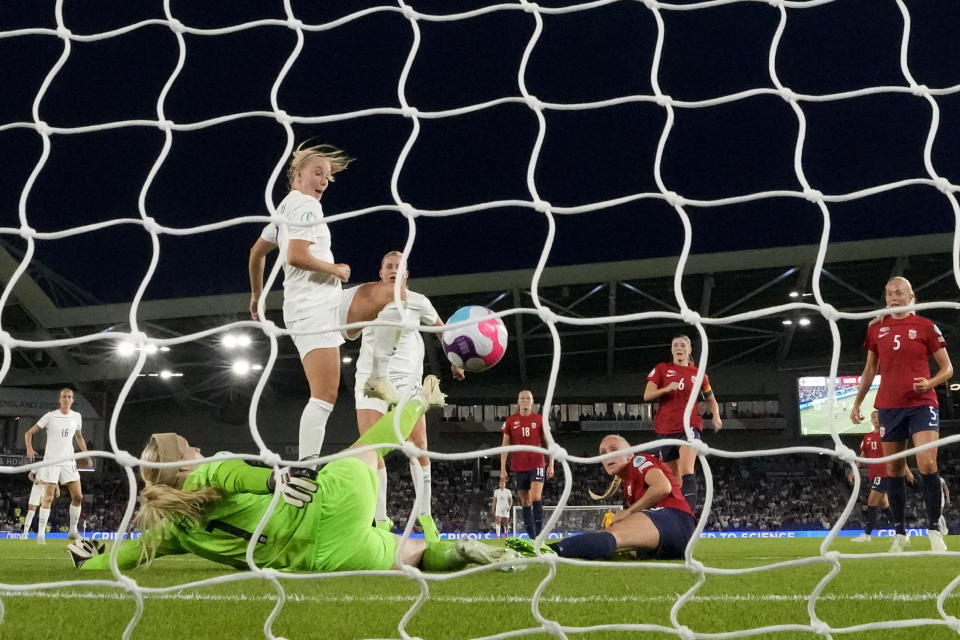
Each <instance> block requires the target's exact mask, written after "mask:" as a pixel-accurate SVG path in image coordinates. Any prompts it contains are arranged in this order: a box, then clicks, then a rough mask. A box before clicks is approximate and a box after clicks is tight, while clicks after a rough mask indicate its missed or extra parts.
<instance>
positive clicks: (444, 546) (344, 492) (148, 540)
mask: <svg viewBox="0 0 960 640" xmlns="http://www.w3.org/2000/svg"><path fill="white" fill-rule="evenodd" d="M443 401H444V396H443V394H442V393H440V389H439V386H438V382H437V378H436V376H427V378H426V379H425V380H424V383H423V389H422V390H421V391H420V393H419V394H418V395H417V396H415V397H413V398H412V399H410V400H409V401H408V402H407V403H406V404H404V405H403V408H402V412H401V416H400V431H401V433H402V434H403V436H404V438H406V437H408V436H409V435H410V432H411V431H412V429H413V427H414V425H415V424H416V422H417V420H418V419H419V418H420V416H422V415H423V414H424V413H425V412H426V411H427V409H428V408H429V407H431V406H442V405H443ZM394 415H395V411H391V412H389V413H387V414H386V415H384V416H383V418H381V419H380V420H379V421H378V422H377V423H376V424H374V425H373V427H371V428H370V430H368V431H367V432H366V433H365V434H364V435H363V436H362V437H361V438H360V439H359V440H357V442H356V443H355V444H354V445H353V446H354V447H358V446H363V445H368V444H377V443H397V437H396V432H395V430H394ZM389 451H390V448H386V447H385V448H381V449H377V450H371V451H368V452H366V453H360V454H357V455H355V456H352V457H348V458H343V459H340V460H335V461H333V462H331V463H329V464H327V465H326V466H324V467H323V468H322V469H321V470H320V472H319V473H316V472H314V471H313V470H312V469H305V468H299V467H294V468H291V469H288V470H286V471H285V472H283V473H282V474H280V476H279V477H277V476H276V475H275V474H274V471H273V470H272V469H265V468H260V467H253V466H250V465H248V464H246V463H245V462H243V461H241V460H222V461H219V460H215V461H213V462H205V463H202V464H199V465H198V464H196V463H193V464H190V461H193V460H197V459H199V458H202V455H201V454H200V451H199V450H198V449H196V448H192V447H190V446H189V444H188V443H187V441H186V440H185V439H184V438H183V437H182V436H179V435H177V434H175V433H159V434H154V435H153V436H151V438H150V441H149V443H148V444H147V446H146V448H145V449H144V450H143V453H142V454H141V459H142V460H143V461H145V462H177V461H182V462H184V465H183V466H181V467H179V468H174V467H164V468H154V467H141V468H140V474H141V476H143V479H144V481H145V482H146V487H145V488H144V489H143V490H142V491H141V492H140V503H141V508H140V513H139V515H138V516H137V524H138V525H139V528H140V530H141V531H143V536H142V537H140V538H138V539H136V540H127V541H125V542H123V543H122V545H121V547H120V550H119V555H118V559H117V563H118V565H119V567H120V568H121V569H131V568H134V567H137V566H140V565H148V564H150V562H152V561H153V559H154V558H155V557H160V556H167V555H177V554H185V553H192V554H194V555H197V556H200V557H202V558H206V559H207V560H212V561H213V562H218V563H221V564H226V565H230V566H231V567H234V568H236V569H248V568H249V565H248V564H247V561H246V552H247V547H248V545H249V541H250V538H251V537H252V536H253V532H254V530H255V529H256V527H257V525H258V524H259V523H260V520H261V519H262V517H263V514H264V513H265V512H266V509H267V506H268V505H269V504H270V501H271V500H272V498H273V494H274V491H275V489H276V487H277V484H279V485H280V493H281V496H282V498H283V500H281V501H278V503H277V506H276V509H275V510H274V512H273V514H272V515H271V517H270V519H269V520H268V521H267V523H266V526H265V527H264V529H263V531H262V532H261V534H260V536H259V538H258V539H257V542H256V547H255V549H254V551H253V558H254V562H255V563H256V565H257V566H258V567H260V568H273V569H277V570H280V571H292V572H324V571H356V570H373V571H377V570H387V569H391V568H396V567H397V566H398V564H397V562H396V559H397V546H398V545H399V544H400V537H399V536H397V535H394V534H392V533H390V532H388V531H384V530H382V529H377V528H375V527H373V526H372V522H373V511H374V506H375V500H376V494H377V476H376V468H377V461H378V458H379V457H382V456H383V455H385V454H386V453H387V452H389ZM68 550H69V551H70V555H71V556H72V558H73V561H74V564H75V565H76V566H77V567H81V568H82V569H84V570H89V569H109V567H110V556H109V554H107V553H104V550H105V545H104V544H102V543H99V544H98V543H97V542H95V541H93V540H89V539H83V540H79V541H77V542H75V543H73V544H71V545H70V546H69V547H68ZM519 557H520V556H519V554H516V553H515V552H513V551H512V550H510V549H506V548H503V547H497V546H492V545H487V544H485V543H482V542H480V541H478V540H467V539H464V540H456V541H448V540H440V539H438V537H437V534H436V531H433V532H429V533H426V534H425V540H418V539H408V540H406V541H405V542H404V543H403V547H402V548H401V550H400V555H399V561H400V563H401V564H408V565H412V566H419V567H420V568H421V569H423V570H425V571H452V570H457V569H460V568H463V567H464V566H466V565H467V564H469V563H476V564H491V563H495V562H506V561H510V560H514V559H517V558H519Z"/></svg>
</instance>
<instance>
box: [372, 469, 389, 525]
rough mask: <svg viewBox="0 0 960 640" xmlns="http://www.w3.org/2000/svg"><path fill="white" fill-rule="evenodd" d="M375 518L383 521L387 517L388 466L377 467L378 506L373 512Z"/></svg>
mask: <svg viewBox="0 0 960 640" xmlns="http://www.w3.org/2000/svg"><path fill="white" fill-rule="evenodd" d="M373 519H374V520H376V521H377V522H383V521H384V520H386V519H387V468H386V467H378V468H377V506H376V509H375V510H374V512H373Z"/></svg>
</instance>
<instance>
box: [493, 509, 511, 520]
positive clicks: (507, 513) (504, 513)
mask: <svg viewBox="0 0 960 640" xmlns="http://www.w3.org/2000/svg"><path fill="white" fill-rule="evenodd" d="M496 515H497V517H498V518H509V517H510V507H507V508H506V509H503V510H501V509H497V514H496Z"/></svg>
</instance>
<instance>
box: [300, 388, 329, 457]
mask: <svg viewBox="0 0 960 640" xmlns="http://www.w3.org/2000/svg"><path fill="white" fill-rule="evenodd" d="M332 412H333V405H332V404H330V403H329V402H327V401H326V400H321V399H320V398H310V401H309V402H307V406H305V407H304V408H303V413H302V414H300V459H301V460H303V459H304V458H306V457H307V456H312V455H314V454H317V453H320V448H321V447H322V446H323V436H324V434H325V433H326V432H327V420H328V419H329V418H330V414H331V413H332Z"/></svg>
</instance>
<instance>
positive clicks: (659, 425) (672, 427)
mask: <svg viewBox="0 0 960 640" xmlns="http://www.w3.org/2000/svg"><path fill="white" fill-rule="evenodd" d="M696 375H697V368H696V367H694V366H686V367H681V366H680V365H676V364H673V363H672V362H661V363H660V364H658V365H657V366H655V367H654V368H653V371H651V372H650V375H648V376H647V380H649V381H650V382H652V383H654V384H655V385H657V388H658V389H662V388H663V387H665V386H667V385H668V384H670V383H671V382H676V383H677V384H679V385H680V388H679V389H676V390H674V391H672V392H670V393H668V394H665V395H662V396H660V398H659V402H660V404H659V406H658V407H657V414H656V415H655V416H653V429H654V431H656V432H657V433H659V434H661V435H663V434H667V433H677V432H678V431H683V410H684V408H686V406H687V400H689V399H690V390H691V389H693V379H694V378H695V377H696ZM700 392H701V393H703V394H704V395H706V394H707V393H709V392H710V380H709V379H708V378H707V376H706V375H704V376H703V385H702V386H701V387H700ZM690 426H691V427H693V428H694V429H700V430H703V419H702V418H701V417H700V402H699V400H698V401H697V403H696V404H694V405H693V413H691V414H690Z"/></svg>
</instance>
